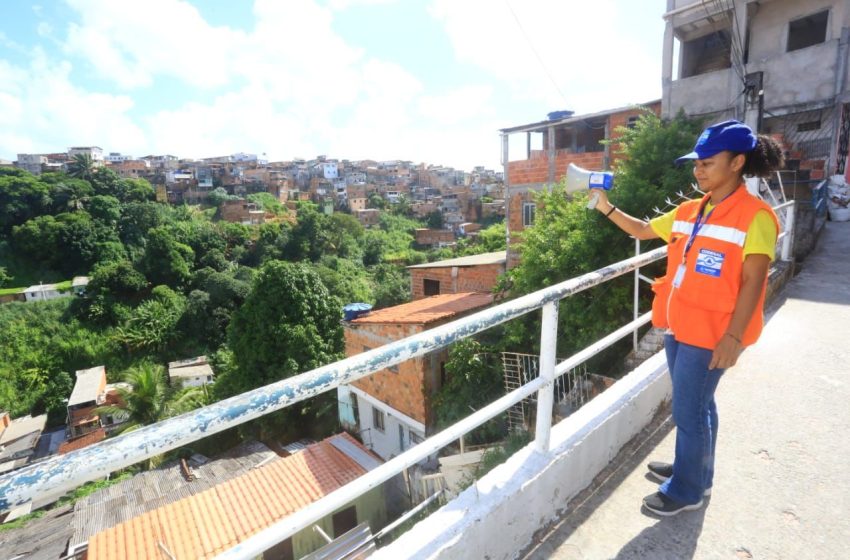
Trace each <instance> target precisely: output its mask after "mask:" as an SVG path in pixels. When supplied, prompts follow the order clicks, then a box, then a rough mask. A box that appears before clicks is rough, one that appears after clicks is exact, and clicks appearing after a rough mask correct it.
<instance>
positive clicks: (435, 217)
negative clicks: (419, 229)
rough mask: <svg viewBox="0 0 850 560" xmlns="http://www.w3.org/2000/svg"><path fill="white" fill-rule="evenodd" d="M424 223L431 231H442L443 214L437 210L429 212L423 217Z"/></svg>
mask: <svg viewBox="0 0 850 560" xmlns="http://www.w3.org/2000/svg"><path fill="white" fill-rule="evenodd" d="M425 222H426V223H427V224H428V227H429V228H431V229H443V213H442V212H440V211H439V210H434V211H433V212H429V213H428V215H427V216H426V217H425Z"/></svg>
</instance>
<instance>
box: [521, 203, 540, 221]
mask: <svg viewBox="0 0 850 560" xmlns="http://www.w3.org/2000/svg"><path fill="white" fill-rule="evenodd" d="M536 209H537V204H535V203H533V202H524V203H523V204H522V225H523V227H528V226H530V225H532V224H533V223H534V211H535V210H536Z"/></svg>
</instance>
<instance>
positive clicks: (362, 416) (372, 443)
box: [351, 389, 425, 460]
mask: <svg viewBox="0 0 850 560" xmlns="http://www.w3.org/2000/svg"><path fill="white" fill-rule="evenodd" d="M351 394H352V396H353V397H354V398H356V399H357V410H358V416H359V419H358V420H359V425H358V429H359V433H360V437H361V439H362V440H363V443H364V445H366V447H368V448H369V449H371V450H372V451H374V452H375V453H377V454H378V456H379V457H381V458H382V459H384V460H389V459H391V458H392V457H395V456H396V455H398V454H399V453H401V452H402V451H404V450H406V449H408V448H409V447H410V446H411V437H410V436H411V433H413V434H414V437H416V438H418V441H422V440H424V439H425V428H424V426H423V425H422V424H420V423H419V422H417V421H415V420H413V419H412V418H410V417H408V416H406V415H404V414H402V413H400V412H399V411H397V410H395V409H393V408H392V407H390V406H388V405H386V404H385V403H382V402H380V401H378V400H376V399H374V398H371V397H370V396H369V395H365V394H363V393H362V392H358V391H357V390H356V389H355V390H354V391H352V393H351ZM374 409H378V410H379V411H381V412H383V413H384V430H383V431H381V430H378V429H376V428H375V426H374V423H373V414H374V413H373V410H374ZM399 430H401V433H399Z"/></svg>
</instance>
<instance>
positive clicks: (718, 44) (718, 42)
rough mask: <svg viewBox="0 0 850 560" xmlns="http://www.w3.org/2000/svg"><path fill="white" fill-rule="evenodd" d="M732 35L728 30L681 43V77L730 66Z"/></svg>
mask: <svg viewBox="0 0 850 560" xmlns="http://www.w3.org/2000/svg"><path fill="white" fill-rule="evenodd" d="M731 45H732V35H731V33H730V30H729V29H721V30H720V31H714V32H712V33H709V34H707V35H703V36H702V37H698V38H696V39H693V40H691V41H685V42H684V43H682V49H681V55H680V56H681V66H682V69H681V70H682V77H683V78H690V77H691V76H698V75H700V74H706V73H708V72H714V71H715V70H723V69H724V68H730V67H731V66H732V57H731V52H732V46H731Z"/></svg>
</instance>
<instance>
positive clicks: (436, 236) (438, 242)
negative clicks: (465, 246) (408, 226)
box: [413, 228, 455, 247]
mask: <svg viewBox="0 0 850 560" xmlns="http://www.w3.org/2000/svg"><path fill="white" fill-rule="evenodd" d="M413 234H414V236H415V237H416V244H417V245H422V246H427V247H444V246H446V245H449V244H451V243H454V242H455V234H454V232H453V231H451V230H447V229H428V228H416V229H415V230H413Z"/></svg>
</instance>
